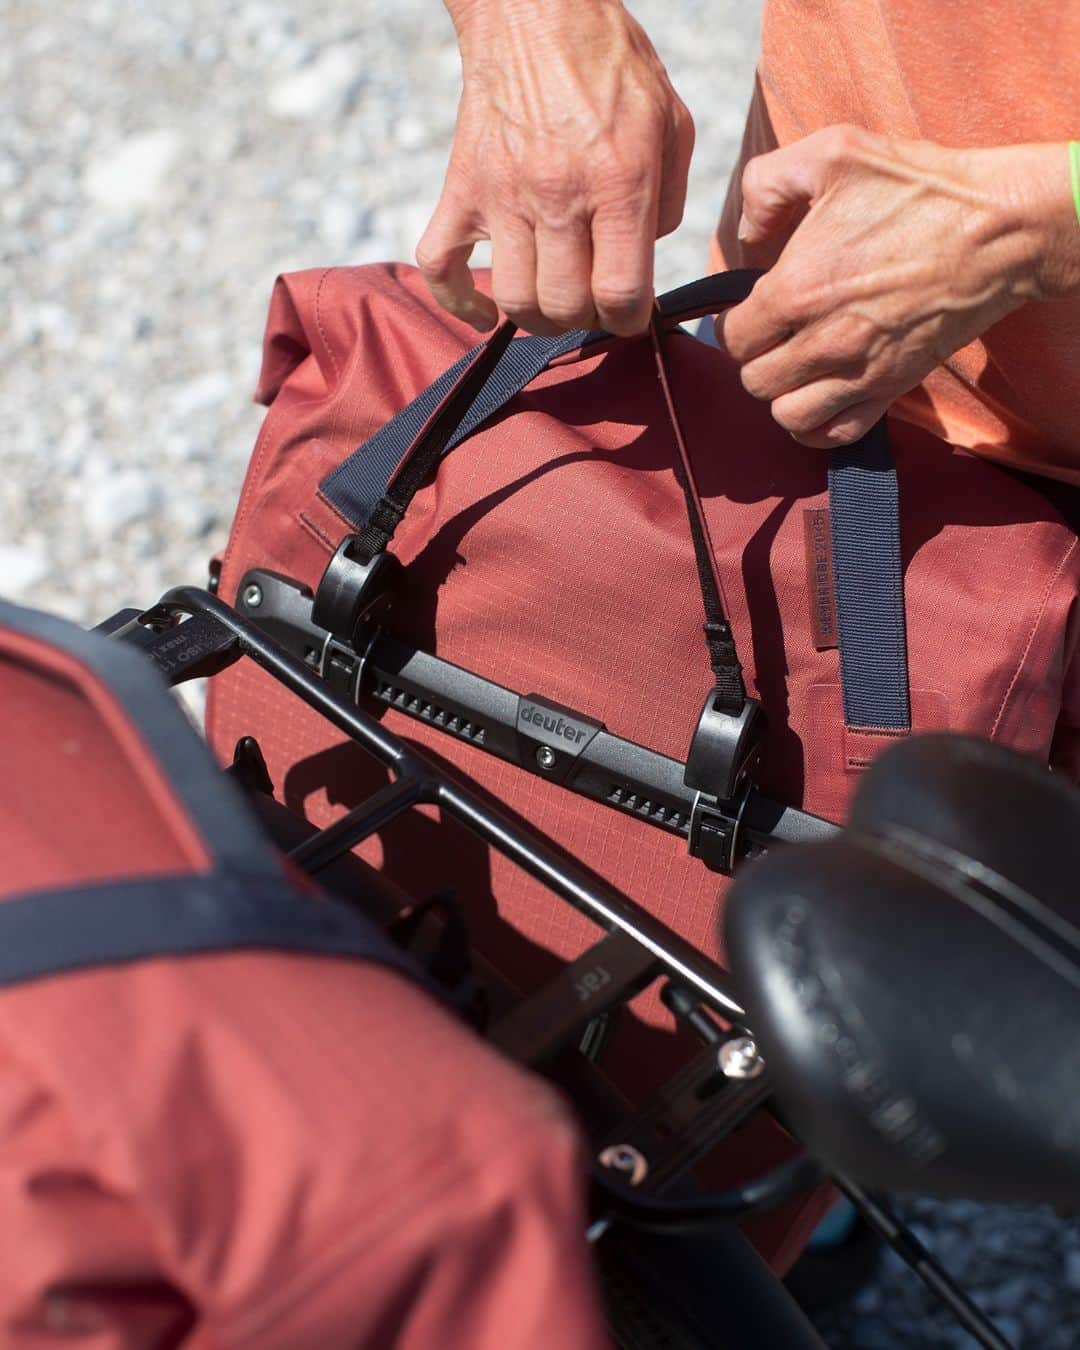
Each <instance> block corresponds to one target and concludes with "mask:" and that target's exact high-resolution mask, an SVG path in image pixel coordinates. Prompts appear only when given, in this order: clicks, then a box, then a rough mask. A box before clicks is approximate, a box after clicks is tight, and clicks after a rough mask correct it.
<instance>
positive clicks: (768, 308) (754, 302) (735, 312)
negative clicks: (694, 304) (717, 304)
mask: <svg viewBox="0 0 1080 1350" xmlns="http://www.w3.org/2000/svg"><path fill="white" fill-rule="evenodd" d="M792 308H793V307H792V306H790V305H789V304H787V303H786V302H785V299H784V296H783V288H782V286H780V285H778V284H777V282H776V280H775V274H774V273H772V272H767V273H766V274H765V276H763V277H759V278H758V280H757V281H756V282H755V283H754V289H753V290H752V291H751V292H750V295H749V296H748V297H747V299H745V300H744V301H743V302H742V304H741V305H735V306H734V307H733V308H732V309H728V310H725V311H724V313H723V314H721V315H720V316H719V317H718V318H717V320H716V337H717V341H718V342H719V343H720V345H721V346H722V347H726V348H727V350H728V351H729V352H730V353H731V355H732V356H733V357H734V358H735V360H736V361H738V362H739V363H740V365H741V364H742V363H743V362H746V361H752V360H753V359H754V357H755V356H760V355H761V354H762V352H767V351H770V350H771V349H772V348H773V347H775V346H777V345H778V344H779V343H782V342H787V341H789V339H791V338H792V337H794V336H795V334H796V333H797V332H798V331H799V329H800V328H801V324H800V323H799V322H798V321H797V319H796V317H795V316H794V314H792V313H791V309H792Z"/></svg>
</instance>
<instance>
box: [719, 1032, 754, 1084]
mask: <svg viewBox="0 0 1080 1350" xmlns="http://www.w3.org/2000/svg"><path fill="white" fill-rule="evenodd" d="M719 1060H720V1072H721V1073H722V1074H723V1075H724V1077H725V1078H756V1077H757V1076H758V1074H762V1073H764V1072H765V1061H764V1060H763V1059H762V1058H761V1051H760V1050H759V1049H758V1048H757V1041H755V1040H754V1038H753V1037H752V1036H735V1037H734V1038H733V1039H732V1040H730V1041H725V1042H724V1044H723V1045H722V1046H721V1047H720V1054H719Z"/></svg>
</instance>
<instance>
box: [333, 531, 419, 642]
mask: <svg viewBox="0 0 1080 1350" xmlns="http://www.w3.org/2000/svg"><path fill="white" fill-rule="evenodd" d="M359 544H360V537H359V535H355V534H350V535H346V537H345V538H344V539H343V540H342V541H341V543H340V544H339V545H338V548H337V552H336V553H335V554H334V556H333V557H332V558H331V559H330V561H329V562H328V563H327V565H326V571H325V572H324V573H323V575H322V580H321V581H320V582H319V586H318V589H317V590H316V592H315V598H314V601H313V603H312V607H311V618H312V622H313V623H314V624H315V625H316V626H317V627H319V628H325V629H326V631H327V632H328V633H329V634H330V635H331V636H332V637H334V638H336V639H337V640H338V641H339V642H345V643H348V642H351V641H352V637H353V634H354V633H355V632H356V626H357V624H358V623H359V622H360V620H361V619H363V618H364V617H365V616H366V615H368V614H370V613H371V611H372V609H373V608H374V607H375V605H376V604H377V603H378V602H379V601H380V600H382V599H384V598H385V597H386V596H387V595H389V594H390V593H391V592H392V591H393V588H394V585H395V584H396V582H397V580H398V577H399V576H400V575H401V564H400V563H399V562H398V560H397V558H395V557H394V555H393V554H392V553H385V552H382V553H376V554H375V556H374V557H373V558H372V559H371V561H370V562H361V561H360V560H359V559H358V558H357V556H356V555H357V551H358V548H359Z"/></svg>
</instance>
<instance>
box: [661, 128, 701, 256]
mask: <svg viewBox="0 0 1080 1350" xmlns="http://www.w3.org/2000/svg"><path fill="white" fill-rule="evenodd" d="M693 153H694V119H693V118H692V117H691V116H690V113H689V112H688V110H687V109H686V108H685V107H684V106H683V105H682V104H679V106H678V107H677V108H676V110H675V114H674V116H673V118H672V121H671V126H670V129H669V131H668V144H667V148H666V150H665V154H664V169H663V177H662V181H661V186H660V201H659V205H658V208H657V221H656V237H657V239H662V238H663V237H664V235H666V234H672V233H673V232H674V231H675V230H677V229H678V228H679V226H680V225H681V224H682V218H683V211H684V210H685V208H686V188H687V183H688V182H689V178H690V160H691V158H692V156H693Z"/></svg>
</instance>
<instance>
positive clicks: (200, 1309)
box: [0, 604, 607, 1350]
mask: <svg viewBox="0 0 1080 1350" xmlns="http://www.w3.org/2000/svg"><path fill="white" fill-rule="evenodd" d="M0 706H2V707H3V712H4V770H5V771H4V774H3V775H2V778H0V838H2V840H3V852H4V865H3V869H2V871H0V1060H2V1072H0V1083H2V1093H0V1343H2V1344H3V1345H4V1346H5V1347H10V1348H11V1350H18V1347H23V1346H26V1347H30V1346H41V1345H45V1344H49V1345H52V1344H54V1343H59V1342H61V1341H63V1343H64V1344H67V1342H68V1340H77V1341H78V1343H79V1344H80V1345H88V1346H90V1345H92V1346H93V1347H95V1350H121V1347H123V1350H141V1348H144V1350H149V1348H150V1347H153V1348H154V1350H161V1348H162V1347H166V1346H168V1347H181V1346H182V1347H184V1350H214V1348H215V1347H224V1346H229V1347H232V1348H235V1350H240V1348H241V1347H250V1350H298V1348H299V1347H318V1350H334V1347H340V1350H346V1348H347V1350H355V1348H356V1347H361V1346H371V1347H380V1350H381V1348H382V1347H387V1346H391V1345H393V1346H401V1347H415V1348H416V1350H421V1348H422V1350H430V1347H433V1346H438V1347H440V1348H441V1347H461V1350H465V1347H468V1350H477V1347H490V1350H497V1348H498V1350H503V1348H504V1347H506V1346H508V1345H511V1344H512V1345H515V1346H517V1345H521V1346H535V1347H537V1350H540V1347H544V1350H546V1348H547V1347H549V1346H551V1345H559V1346H564V1345H565V1346H574V1347H589V1348H590V1350H591V1348H592V1347H599V1346H602V1345H605V1344H606V1343H607V1341H606V1336H605V1333H604V1331H603V1323H602V1319H601V1315H600V1313H599V1310H598V1303H597V1299H596V1295H595V1292H594V1288H593V1283H592V1276H591V1267H590V1261H589V1255H588V1251H587V1248H586V1244H585V1239H584V1223H585V1216H584V1210H583V1204H582V1197H581V1194H580V1192H581V1190H582V1177H583V1156H582V1149H581V1146H580V1143H579V1140H578V1137H577V1133H576V1130H575V1129H574V1127H573V1125H572V1124H571V1123H570V1120H569V1118H568V1116H567V1114H566V1112H565V1110H564V1108H563V1107H562V1106H561V1105H560V1104H559V1102H558V1101H557V1100H556V1098H555V1096H554V1094H553V1093H552V1092H551V1090H550V1089H549V1088H548V1087H547V1086H546V1085H544V1084H543V1083H541V1082H540V1081H539V1080H537V1079H533V1078H531V1077H529V1076H528V1075H526V1074H524V1073H523V1072H521V1071H520V1070H518V1069H517V1068H515V1067H514V1066H513V1065H511V1064H510V1063H509V1061H506V1060H504V1059H502V1058H501V1057H499V1056H497V1055H495V1054H494V1053H493V1052H492V1051H491V1050H489V1049H488V1048H486V1047H485V1046H484V1045H483V1044H482V1043H481V1042H480V1041H479V1039H478V1038H477V1037H475V1036H474V1035H473V1034H472V1033H471V1032H470V1031H468V1030H467V1029H466V1028H465V1027H464V1026H463V1025H461V1024H460V1023H459V1022H458V1021H457V1020H455V1018H454V1017H453V1016H452V1015H451V1014H450V1013H449V1011H448V1010H447V1009H445V1008H443V1007H440V1006H439V1005H438V1004H437V1002H436V1001H435V999H434V997H433V996H432V995H430V994H429V993H427V992H426V991H425V990H424V989H422V988H421V987H420V984H419V982H418V981H419V980H420V979H421V978H422V977H420V976H418V975H416V974H414V973H413V972H412V971H411V970H410V969H409V968H407V966H406V963H405V961H404V959H403V957H402V954H401V953H400V952H399V951H398V949H397V948H395V947H393V946H392V945H391V944H390V943H389V941H388V940H387V939H385V938H383V937H382V936H381V935H380V933H379V931H378V930H377V929H375V928H374V927H373V926H371V925H369V924H367V923H366V921H364V920H362V919H361V918H359V916H358V915H357V913H356V912H355V911H353V910H351V909H349V908H348V907H347V906H345V905H343V904H340V903H338V902H336V901H332V900H331V899H330V898H329V897H327V896H325V895H322V894H321V893H319V892H318V891H316V890H315V889H314V887H313V886H312V884H311V883H310V882H309V881H307V880H306V879H304V878H302V877H300V876H299V874H297V876H296V877H294V876H292V875H291V874H290V873H289V872H288V871H287V870H286V867H285V865H284V860H283V859H282V858H281V857H280V856H278V855H277V854H275V852H274V851H273V849H272V848H271V847H270V845H269V844H268V842H267V841H266V838H265V837H264V835H263V834H262V832H261V829H260V828H259V827H258V826H257V825H256V823H255V820H254V817H253V816H251V815H250V814H249V809H248V807H247V805H246V804H245V803H244V802H243V801H242V800H241V799H240V795H239V793H238V792H237V790H236V788H235V786H234V785H233V784H232V783H230V782H228V781H226V778H225V776H224V775H223V774H222V773H221V772H220V771H219V770H218V769H217V768H216V767H215V765H214V764H213V761H212V759H211V757H210V756H209V755H208V754H207V752H206V750H205V747H203V746H202V745H201V744H200V743H199V741H198V738H197V737H196V736H195V733H194V732H193V731H192V729H191V727H190V726H189V725H188V724H187V722H186V721H185V719H184V717H183V715H182V714H181V712H180V711H179V709H178V708H177V707H176V705H175V704H174V702H173V701H172V699H171V698H170V697H169V695H168V694H167V692H166V690H165V688H164V685H163V684H162V683H161V681H160V679H159V678H158V676H157V674H156V672H154V671H153V670H152V668H151V666H150V663H149V662H148V661H147V660H146V658H145V657H143V656H142V655H139V654H137V653H136V652H134V651H131V650H128V649H126V648H122V647H121V645H120V644H119V643H116V642H114V641H112V640H110V639H107V638H105V637H103V636H101V635H100V634H93V633H90V634H88V633H84V632H82V631H81V630H79V629H76V628H74V627H73V626H72V625H70V624H67V623H63V622H61V621H59V620H55V619H50V618H47V617H46V616H44V615H40V614H36V613H33V612H30V611H28V610H23V609H17V608H15V607H13V606H11V605H6V604H4V605H0Z"/></svg>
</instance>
